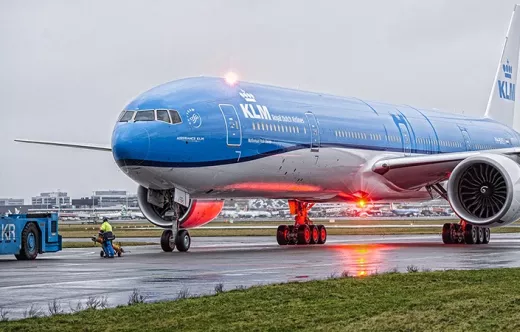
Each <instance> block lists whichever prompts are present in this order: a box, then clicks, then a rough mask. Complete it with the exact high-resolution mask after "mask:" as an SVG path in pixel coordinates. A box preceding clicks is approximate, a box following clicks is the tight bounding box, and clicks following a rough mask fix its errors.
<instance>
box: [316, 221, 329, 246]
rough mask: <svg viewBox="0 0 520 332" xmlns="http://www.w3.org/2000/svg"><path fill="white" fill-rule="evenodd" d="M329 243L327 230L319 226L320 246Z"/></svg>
mask: <svg viewBox="0 0 520 332" xmlns="http://www.w3.org/2000/svg"><path fill="white" fill-rule="evenodd" d="M325 242H327V229H326V228H325V226H323V225H318V244H324V243H325Z"/></svg>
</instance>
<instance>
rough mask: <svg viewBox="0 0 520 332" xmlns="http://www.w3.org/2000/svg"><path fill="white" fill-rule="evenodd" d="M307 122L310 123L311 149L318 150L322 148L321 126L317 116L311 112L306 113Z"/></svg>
mask: <svg viewBox="0 0 520 332" xmlns="http://www.w3.org/2000/svg"><path fill="white" fill-rule="evenodd" d="M305 116H306V117H307V122H308V123H309V132H310V134H311V137H310V139H311V142H310V143H311V151H313V152H318V151H319V150H320V128H319V127H318V121H317V120H316V116H315V115H314V114H312V113H311V112H308V113H305Z"/></svg>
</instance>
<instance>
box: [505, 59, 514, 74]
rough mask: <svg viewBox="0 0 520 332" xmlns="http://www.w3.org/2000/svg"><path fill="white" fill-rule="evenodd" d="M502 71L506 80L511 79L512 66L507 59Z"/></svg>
mask: <svg viewBox="0 0 520 332" xmlns="http://www.w3.org/2000/svg"><path fill="white" fill-rule="evenodd" d="M502 70H503V71H504V76H505V77H506V78H511V76H512V75H513V66H511V65H510V64H509V59H508V60H507V63H504V64H503V65H502Z"/></svg>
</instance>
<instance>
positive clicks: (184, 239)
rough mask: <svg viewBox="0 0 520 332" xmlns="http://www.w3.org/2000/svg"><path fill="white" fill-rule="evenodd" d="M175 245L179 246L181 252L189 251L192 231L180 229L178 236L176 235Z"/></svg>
mask: <svg viewBox="0 0 520 332" xmlns="http://www.w3.org/2000/svg"><path fill="white" fill-rule="evenodd" d="M175 245H176V246H177V250H179V251H180V252H186V251H188V250H189V249H190V246H191V236H190V233H189V232H188V231H187V230H185V229H181V230H180V231H178V232H177V236H176V237H175Z"/></svg>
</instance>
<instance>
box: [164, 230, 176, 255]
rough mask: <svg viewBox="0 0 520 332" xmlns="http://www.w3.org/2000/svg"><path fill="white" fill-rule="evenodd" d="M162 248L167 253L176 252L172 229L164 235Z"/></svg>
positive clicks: (165, 231)
mask: <svg viewBox="0 0 520 332" xmlns="http://www.w3.org/2000/svg"><path fill="white" fill-rule="evenodd" d="M161 248H162V250H163V251H165V252H172V251H174V250H175V242H174V240H173V232H172V230H171V229H166V230H164V232H163V233H162V235H161Z"/></svg>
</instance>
